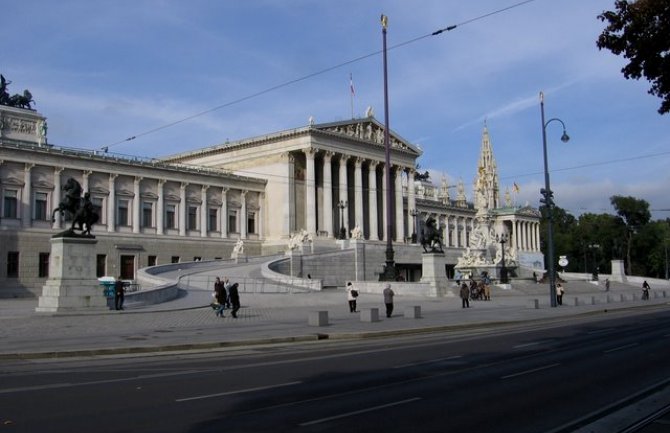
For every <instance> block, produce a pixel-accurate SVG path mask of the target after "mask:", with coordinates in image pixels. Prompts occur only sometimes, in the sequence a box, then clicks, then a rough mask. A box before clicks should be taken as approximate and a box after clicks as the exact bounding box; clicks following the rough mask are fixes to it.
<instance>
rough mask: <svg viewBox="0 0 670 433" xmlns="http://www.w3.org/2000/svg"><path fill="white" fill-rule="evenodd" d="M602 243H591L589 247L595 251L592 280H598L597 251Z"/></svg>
mask: <svg viewBox="0 0 670 433" xmlns="http://www.w3.org/2000/svg"><path fill="white" fill-rule="evenodd" d="M598 248H600V244H589V249H590V250H592V251H593V270H592V271H591V281H598V265H597V263H596V253H597V252H598Z"/></svg>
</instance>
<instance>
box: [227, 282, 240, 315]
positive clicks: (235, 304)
mask: <svg viewBox="0 0 670 433" xmlns="http://www.w3.org/2000/svg"><path fill="white" fill-rule="evenodd" d="M237 287H238V284H237V283H233V284H231V285H230V288H229V289H228V300H229V301H230V304H231V305H232V308H233V309H232V310H231V311H230V314H231V315H232V316H233V318H235V319H237V312H238V311H239V309H240V293H239V292H238V290H237Z"/></svg>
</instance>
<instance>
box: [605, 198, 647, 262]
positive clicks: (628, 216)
mask: <svg viewBox="0 0 670 433" xmlns="http://www.w3.org/2000/svg"><path fill="white" fill-rule="evenodd" d="M610 203H612V206H614V209H615V210H616V213H617V215H619V216H620V217H621V219H622V220H623V222H624V224H625V225H626V243H625V244H626V272H627V273H628V275H633V264H632V261H631V249H632V247H633V235H634V234H636V233H637V232H638V231H639V230H640V229H641V228H642V227H643V226H645V225H646V224H647V223H649V220H650V219H651V213H650V212H649V202H647V201H646V200H642V199H637V198H635V197H630V196H627V197H624V196H620V195H613V196H612V197H610Z"/></svg>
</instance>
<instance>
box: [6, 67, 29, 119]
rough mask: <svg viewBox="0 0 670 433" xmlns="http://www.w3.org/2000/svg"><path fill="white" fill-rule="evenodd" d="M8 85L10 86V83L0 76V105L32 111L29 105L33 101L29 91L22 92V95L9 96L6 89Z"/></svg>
mask: <svg viewBox="0 0 670 433" xmlns="http://www.w3.org/2000/svg"><path fill="white" fill-rule="evenodd" d="M10 84H12V82H11V81H8V80H6V79H5V77H4V75H1V74H0V105H6V106H8V107H16V108H25V109H28V110H32V109H33V108H32V107H31V106H30V104H31V103H32V102H35V101H33V95H32V94H31V93H30V91H28V90H27V89H26V90H24V91H23V94H18V93H17V94H15V95H12V96H9V92H8V91H7V87H8V86H9V85H10Z"/></svg>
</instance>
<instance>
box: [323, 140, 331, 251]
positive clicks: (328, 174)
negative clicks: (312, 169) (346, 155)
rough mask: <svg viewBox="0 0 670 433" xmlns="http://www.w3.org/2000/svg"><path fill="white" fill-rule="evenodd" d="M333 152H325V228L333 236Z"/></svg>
mask: <svg viewBox="0 0 670 433" xmlns="http://www.w3.org/2000/svg"><path fill="white" fill-rule="evenodd" d="M332 158H333V152H325V153H324V154H323V229H324V230H326V231H327V232H328V237H329V238H332V237H333V172H332V164H331V163H332Z"/></svg>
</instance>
